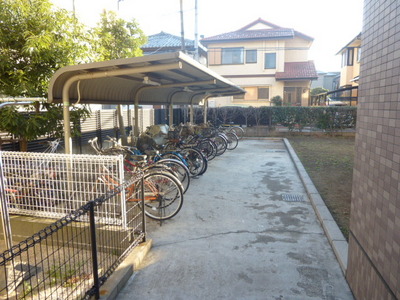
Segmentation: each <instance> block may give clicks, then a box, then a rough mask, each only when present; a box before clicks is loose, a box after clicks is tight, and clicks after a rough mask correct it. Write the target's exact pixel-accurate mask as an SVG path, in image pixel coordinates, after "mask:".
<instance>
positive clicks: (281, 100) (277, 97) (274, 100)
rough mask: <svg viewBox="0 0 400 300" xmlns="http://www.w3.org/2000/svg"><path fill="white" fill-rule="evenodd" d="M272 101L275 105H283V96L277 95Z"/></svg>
mask: <svg viewBox="0 0 400 300" xmlns="http://www.w3.org/2000/svg"><path fill="white" fill-rule="evenodd" d="M271 102H272V103H273V104H274V105H275V106H282V103H283V99H282V97H281V96H279V95H277V96H274V97H272V99H271Z"/></svg>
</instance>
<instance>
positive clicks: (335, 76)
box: [311, 71, 340, 91]
mask: <svg viewBox="0 0 400 300" xmlns="http://www.w3.org/2000/svg"><path fill="white" fill-rule="evenodd" d="M317 74H318V79H317V80H315V81H313V82H312V83H311V89H314V88H317V87H322V88H324V89H327V90H328V91H333V90H336V89H338V87H339V80H340V72H320V71H317Z"/></svg>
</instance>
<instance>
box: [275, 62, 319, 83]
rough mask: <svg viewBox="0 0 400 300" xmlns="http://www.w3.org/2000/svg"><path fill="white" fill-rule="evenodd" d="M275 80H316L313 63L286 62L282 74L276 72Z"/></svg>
mask: <svg viewBox="0 0 400 300" xmlns="http://www.w3.org/2000/svg"><path fill="white" fill-rule="evenodd" d="M275 78H276V80H293V79H317V78H318V74H317V71H316V70H315V65H314V62H313V61H311V60H310V61H304V62H303V61H302V62H286V63H285V71H284V72H276V74H275Z"/></svg>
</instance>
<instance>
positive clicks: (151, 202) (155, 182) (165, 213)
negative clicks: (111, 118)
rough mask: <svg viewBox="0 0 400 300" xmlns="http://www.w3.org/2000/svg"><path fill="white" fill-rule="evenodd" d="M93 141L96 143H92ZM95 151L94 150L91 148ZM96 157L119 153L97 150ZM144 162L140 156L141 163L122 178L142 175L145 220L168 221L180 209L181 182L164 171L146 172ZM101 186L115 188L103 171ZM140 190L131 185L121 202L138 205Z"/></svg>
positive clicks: (113, 180)
mask: <svg viewBox="0 0 400 300" xmlns="http://www.w3.org/2000/svg"><path fill="white" fill-rule="evenodd" d="M94 141H96V140H94ZM94 141H93V140H91V141H89V142H90V144H91V145H92V147H93V145H96V144H95V142H94ZM95 149H96V148H95ZM97 150H98V151H99V152H98V154H103V155H104V154H110V152H112V153H113V154H114V155H115V154H116V153H118V152H119V154H120V153H121V149H112V148H111V149H110V150H108V151H107V149H106V150H102V149H101V148H99V147H97ZM125 150H126V149H125ZM146 165H147V161H146V160H145V157H144V156H142V160H141V161H137V162H136V164H135V165H132V166H133V168H132V169H129V171H128V170H126V172H125V174H126V175H127V176H128V177H129V176H133V175H134V174H135V173H136V172H138V171H140V172H144V176H143V193H144V211H145V214H146V216H148V217H150V218H151V219H154V220H160V221H161V220H168V219H170V218H172V217H174V216H175V215H176V214H177V213H178V212H179V211H180V209H181V208H182V205H183V187H182V184H181V182H180V181H179V180H178V179H177V178H176V177H175V176H174V175H172V174H170V173H167V172H166V171H160V170H159V169H152V168H147V167H146ZM98 180H100V181H101V182H103V183H104V184H106V185H107V186H108V187H109V189H112V188H115V187H117V186H118V185H119V182H118V180H117V179H115V178H114V177H113V176H112V174H111V173H110V172H107V168H103V174H101V175H100V176H99V178H98ZM141 193H142V188H141V186H139V187H138V186H136V185H135V184H132V185H131V186H129V187H127V188H126V189H125V199H126V201H127V202H139V205H140V201H141V197H139V195H141Z"/></svg>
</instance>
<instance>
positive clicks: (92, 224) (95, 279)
mask: <svg viewBox="0 0 400 300" xmlns="http://www.w3.org/2000/svg"><path fill="white" fill-rule="evenodd" d="M89 222H90V241H91V247H92V267H93V287H94V296H95V299H100V285H99V266H98V261H97V243H96V223H95V219H94V201H90V202H89Z"/></svg>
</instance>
